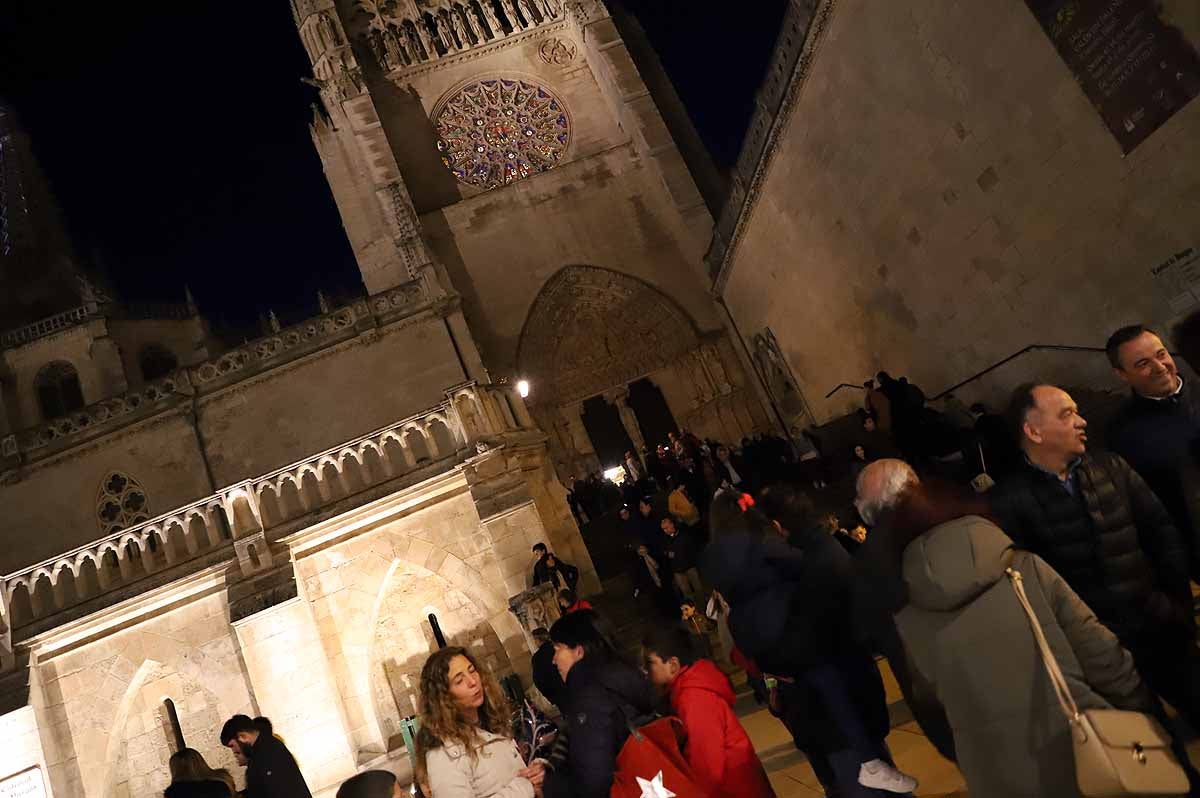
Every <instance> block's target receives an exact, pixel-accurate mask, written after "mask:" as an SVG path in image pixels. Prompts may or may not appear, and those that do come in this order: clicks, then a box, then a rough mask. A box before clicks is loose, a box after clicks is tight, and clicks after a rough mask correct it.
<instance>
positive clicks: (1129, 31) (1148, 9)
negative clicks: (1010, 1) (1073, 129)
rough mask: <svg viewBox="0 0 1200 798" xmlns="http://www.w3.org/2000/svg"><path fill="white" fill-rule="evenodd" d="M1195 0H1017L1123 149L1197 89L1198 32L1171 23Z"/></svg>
mask: <svg viewBox="0 0 1200 798" xmlns="http://www.w3.org/2000/svg"><path fill="white" fill-rule="evenodd" d="M1195 2H1196V0H1025V4H1026V5H1027V6H1028V7H1029V9H1030V10H1031V11H1032V12H1033V14H1034V16H1035V17H1037V20H1038V22H1039V23H1040V24H1041V26H1042V30H1044V31H1045V32H1046V35H1047V36H1049V37H1050V41H1052V42H1053V43H1054V46H1055V47H1056V48H1057V49H1058V54H1059V55H1060V56H1061V57H1062V59H1063V61H1065V62H1066V64H1067V67H1068V68H1069V69H1070V70H1071V73H1072V74H1073V75H1074V76H1075V80H1076V81H1077V82H1078V83H1079V85H1080V87H1082V88H1083V91H1084V94H1086V95H1087V97H1088V99H1089V100H1091V101H1092V105H1094V106H1095V107H1096V110H1097V111H1098V112H1099V114H1100V117H1101V118H1102V119H1103V120H1104V124H1105V125H1107V126H1108V129H1109V130H1110V131H1111V132H1112V134H1113V136H1114V137H1116V139H1117V142H1118V143H1119V144H1120V145H1121V150H1122V152H1124V153H1126V154H1128V153H1130V152H1132V151H1133V149H1134V148H1135V147H1137V145H1139V144H1141V143H1142V142H1143V141H1144V140H1145V139H1146V138H1147V137H1148V136H1149V135H1150V134H1151V133H1153V132H1154V131H1155V130H1157V129H1158V128H1159V127H1161V126H1162V125H1163V124H1164V123H1165V122H1166V121H1167V120H1168V119H1170V118H1171V117H1172V116H1173V115H1174V114H1175V112H1176V111H1178V110H1179V109H1180V108H1183V106H1185V105H1187V103H1188V102H1189V101H1190V100H1191V99H1192V98H1193V97H1195V96H1196V95H1197V94H1200V56H1197V47H1198V46H1200V44H1198V43H1197V42H1196V41H1195V40H1194V39H1190V37H1196V36H1197V35H1200V32H1197V31H1191V32H1190V33H1184V32H1183V31H1181V30H1180V29H1179V28H1178V27H1176V26H1175V25H1173V24H1172V22H1173V18H1172V9H1173V8H1178V9H1179V12H1180V17H1181V19H1182V18H1186V13H1187V12H1186V8H1187V5H1188V3H1195Z"/></svg>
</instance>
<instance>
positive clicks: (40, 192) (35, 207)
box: [0, 101, 92, 328]
mask: <svg viewBox="0 0 1200 798" xmlns="http://www.w3.org/2000/svg"><path fill="white" fill-rule="evenodd" d="M80 276H81V272H80V271H79V268H78V265H77V263H76V259H75V256H74V253H73V252H72V250H71V247H70V243H69V241H68V239H67V234H66V231H65V229H64V227H63V224H62V220H61V218H60V217H59V212H58V208H57V207H56V205H55V203H54V200H53V197H52V196H51V193H50V187H49V185H48V184H47V182H46V179H45V177H44V176H43V175H42V172H41V169H40V168H39V166H38V163H37V161H36V159H35V158H34V156H33V149H32V147H31V145H30V141H29V135H28V133H27V132H26V131H25V129H24V128H23V127H22V125H21V123H20V121H19V120H18V118H17V115H16V114H15V113H14V112H13V110H12V108H11V107H9V106H7V105H6V104H4V102H3V101H0V285H3V286H4V290H3V291H0V319H2V320H3V322H2V324H3V326H4V327H5V328H15V327H20V326H23V325H26V324H30V323H32V322H35V321H38V320H40V319H43V318H46V317H48V316H53V315H55V314H57V313H62V312H63V311H66V310H70V309H72V308H75V307H78V306H79V305H81V304H83V301H82V299H81V297H80V290H81V286H83V285H84V284H85V283H83V282H81V281H80V279H79V278H80ZM86 284H87V285H91V284H92V283H91V282H88V283H86Z"/></svg>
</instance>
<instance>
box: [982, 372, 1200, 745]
mask: <svg viewBox="0 0 1200 798" xmlns="http://www.w3.org/2000/svg"><path fill="white" fill-rule="evenodd" d="M1008 416H1009V419H1010V423H1011V427H1012V430H1013V434H1014V437H1017V438H1018V440H1019V442H1020V445H1021V449H1022V451H1023V452H1024V455H1025V464H1024V467H1023V468H1021V469H1020V470H1018V471H1017V472H1015V473H1014V474H1012V475H1010V476H1009V477H1007V478H1006V479H1004V480H1002V481H1001V482H1000V484H998V485H997V486H996V487H995V488H993V489H992V490H991V491H990V492H989V493H988V496H989V498H990V500H991V506H992V511H993V514H994V515H995V517H996V519H997V520H998V521H999V522H1000V526H1001V528H1002V529H1004V530H1005V531H1006V532H1008V533H1009V534H1010V536H1011V537H1012V539H1013V541H1014V542H1015V543H1016V545H1017V546H1018V547H1019V548H1022V549H1025V550H1027V551H1031V552H1033V553H1034V554H1037V555H1038V556H1040V557H1041V558H1042V559H1044V560H1045V561H1046V562H1047V563H1049V564H1050V566H1051V567H1052V568H1054V570H1055V571H1057V572H1058V573H1059V574H1061V575H1062V577H1063V579H1065V580H1066V581H1067V584H1068V585H1070V586H1071V589H1072V590H1074V591H1075V592H1076V593H1078V595H1079V597H1080V598H1081V599H1083V601H1084V602H1085V603H1086V604H1087V606H1088V607H1089V608H1091V610H1092V611H1093V612H1095V613H1096V615H1097V617H1099V619H1100V621H1101V623H1103V624H1104V625H1105V626H1107V627H1108V628H1109V629H1110V630H1111V631H1112V632H1113V633H1114V634H1115V635H1116V636H1117V638H1118V639H1119V640H1120V641H1121V644H1122V645H1124V646H1125V647H1126V648H1128V649H1129V651H1130V652H1131V653H1132V654H1133V659H1134V662H1135V663H1136V664H1137V669H1138V671H1139V672H1140V673H1141V675H1142V678H1144V679H1145V680H1146V682H1147V683H1148V684H1149V685H1150V688H1151V689H1152V690H1154V692H1155V693H1157V694H1158V695H1159V696H1161V697H1162V698H1164V699H1166V700H1167V701H1168V702H1170V703H1171V705H1172V706H1174V707H1175V708H1176V709H1177V710H1179V712H1180V713H1181V714H1182V715H1183V716H1184V717H1186V718H1187V719H1188V722H1189V723H1191V724H1192V726H1193V727H1194V728H1200V647H1197V645H1196V622H1195V616H1194V614H1193V609H1192V592H1191V586H1190V584H1189V580H1188V567H1189V557H1188V551H1187V547H1186V546H1185V545H1184V543H1183V540H1182V539H1181V537H1180V535H1179V532H1178V531H1177V530H1176V528H1175V525H1174V524H1173V523H1172V520H1171V516H1170V514H1169V513H1168V512H1167V509H1166V508H1165V507H1164V506H1163V504H1162V502H1160V501H1159V499H1158V497H1157V496H1155V494H1154V492H1153V491H1152V490H1151V489H1150V487H1149V486H1148V485H1147V484H1146V483H1145V481H1144V480H1142V478H1141V477H1140V476H1138V474H1137V472H1136V471H1134V470H1133V469H1132V468H1130V467H1129V464H1128V463H1126V462H1125V461H1124V460H1123V459H1122V458H1121V457H1120V456H1119V455H1116V454H1112V453H1108V452H1100V453H1097V454H1092V453H1091V452H1089V451H1088V449H1087V421H1086V420H1085V419H1084V418H1083V417H1082V416H1081V415H1080V414H1079V409H1078V407H1076V405H1075V401H1074V400H1073V399H1072V398H1071V396H1070V394H1068V393H1067V392H1066V391H1063V390H1062V389H1060V388H1057V387H1055V386H1053V385H1038V384H1033V383H1029V384H1026V385H1022V386H1020V387H1018V388H1017V389H1016V390H1015V391H1014V392H1013V397H1012V400H1011V402H1010V405H1009V413H1008Z"/></svg>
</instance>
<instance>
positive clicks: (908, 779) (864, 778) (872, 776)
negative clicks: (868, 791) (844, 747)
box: [858, 759, 917, 793]
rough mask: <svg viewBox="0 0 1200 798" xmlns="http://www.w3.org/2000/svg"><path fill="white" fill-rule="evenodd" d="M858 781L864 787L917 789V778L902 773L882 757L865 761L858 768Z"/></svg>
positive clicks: (904, 791)
mask: <svg viewBox="0 0 1200 798" xmlns="http://www.w3.org/2000/svg"><path fill="white" fill-rule="evenodd" d="M858 783H859V784H861V785H862V786H864V787H871V788H872V789H876V790H887V791H888V792H898V793H906V792H912V791H913V790H915V789H917V780H916V779H914V778H913V777H912V776H909V775H908V774H907V773H901V772H900V771H898V770H896V769H895V768H894V767H892V766H891V765H889V764H888V763H887V762H884V761H883V760H882V759H872V760H871V761H870V762H863V764H862V767H861V768H859V769H858Z"/></svg>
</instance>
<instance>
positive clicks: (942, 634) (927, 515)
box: [856, 460, 1158, 798]
mask: <svg viewBox="0 0 1200 798" xmlns="http://www.w3.org/2000/svg"><path fill="white" fill-rule="evenodd" d="M927 496H928V494H927V493H926V492H925V491H924V490H923V486H922V484H921V482H920V480H918V478H917V475H916V474H915V473H914V472H913V470H912V468H911V467H910V466H909V465H908V464H907V463H904V462H902V461H900V460H880V461H877V462H875V463H872V464H870V465H869V466H867V468H866V469H865V470H864V471H863V473H862V475H861V476H860V477H859V480H858V500H857V502H856V504H857V506H858V507H859V512H860V513H861V514H862V515H863V517H864V520H866V521H867V522H868V523H873V522H874V521H875V520H876V519H877V518H878V517H879V516H880V515H881V514H885V513H888V514H891V515H892V521H893V522H892V528H893V529H894V530H895V529H905V530H907V531H908V533H909V535H910V536H911V538H910V541H909V542H908V543H907V545H906V546H904V547H903V548H902V551H903V554H902V555H901V562H900V563H898V564H897V565H898V567H899V569H900V571H901V574H902V578H903V583H904V588H905V590H906V593H907V597H906V599H907V601H906V604H905V605H904V606H903V607H902V608H901V609H899V611H898V612H896V615H895V618H896V625H897V628H898V629H899V632H900V636H901V638H902V639H903V641H904V645H905V649H906V650H907V651H908V654H909V657H910V658H911V660H912V662H911V665H912V667H913V669H914V670H915V671H917V673H918V674H919V675H920V676H921V677H922V678H923V679H925V680H926V681H927V682H929V683H930V684H931V685H932V686H933V689H934V691H935V692H936V694H937V697H938V699H939V700H940V701H941V703H942V704H943V705H944V706H945V709H946V715H947V717H948V719H949V721H950V726H951V728H952V730H953V734H954V743H955V749H956V751H957V756H958V766H959V769H960V770H961V771H962V773H963V776H964V777H965V778H966V780H967V787H968V789H969V790H970V793H971V796H972V798H1048V797H1049V796H1054V798H1060V797H1061V796H1078V795H1079V788H1078V786H1077V785H1076V781H1075V765H1074V753H1073V750H1072V744H1071V736H1070V729H1069V727H1068V725H1067V720H1066V718H1065V717H1064V715H1063V712H1062V709H1061V708H1060V706H1059V703H1058V701H1057V700H1056V698H1055V695H1054V691H1053V687H1052V685H1051V682H1050V679H1049V677H1048V676H1047V675H1046V671H1045V668H1044V666H1043V663H1042V659H1041V655H1040V653H1039V651H1038V648H1037V644H1036V642H1035V640H1034V637H1033V632H1032V630H1031V629H1030V625H1029V619H1028V616H1027V615H1026V614H1025V612H1024V610H1023V609H1022V607H1021V605H1020V603H1019V601H1018V599H1017V595H1016V592H1015V591H1014V588H1013V585H1012V583H1011V579H1010V576H1009V575H1008V569H1010V568H1011V569H1012V570H1014V571H1018V572H1020V574H1021V576H1022V581H1023V583H1024V586H1025V591H1026V593H1027V594H1028V596H1029V602H1030V604H1031V605H1032V607H1033V609H1034V612H1035V614H1036V615H1037V617H1038V620H1039V622H1040V623H1041V626H1042V630H1043V632H1044V633H1045V635H1046V639H1047V640H1048V641H1049V644H1050V648H1051V649H1052V651H1053V653H1054V656H1055V658H1056V659H1057V660H1058V664H1059V666H1060V667H1061V668H1062V671H1063V673H1064V675H1065V676H1066V679H1067V682H1068V684H1069V686H1070V688H1071V695H1072V696H1073V698H1074V699H1075V702H1076V703H1077V704H1078V706H1079V708H1080V709H1081V710H1086V709H1104V708H1117V709H1125V710H1134V711H1140V712H1147V713H1156V712H1157V711H1158V710H1157V707H1156V706H1155V705H1156V700H1155V699H1154V697H1153V695H1152V694H1151V693H1150V691H1149V689H1148V688H1147V687H1146V686H1145V684H1144V683H1143V682H1142V679H1141V677H1140V676H1139V675H1138V673H1137V670H1136V669H1135V668H1134V665H1133V657H1132V656H1131V655H1130V654H1129V652H1128V651H1126V650H1125V649H1124V648H1122V647H1121V645H1120V643H1118V642H1117V638H1116V637H1115V636H1114V635H1113V634H1112V632H1110V631H1109V630H1108V629H1107V628H1106V627H1105V626H1103V625H1102V624H1101V623H1100V622H1099V621H1098V620H1097V619H1096V616H1095V614H1094V613H1093V612H1092V611H1091V610H1090V609H1088V607H1087V605H1086V604H1084V603H1083V602H1082V601H1081V600H1080V599H1079V597H1078V596H1077V595H1076V594H1075V592H1074V591H1072V590H1071V588H1070V587H1069V586H1068V585H1067V583H1066V582H1065V581H1064V580H1063V579H1062V577H1061V576H1059V575H1058V574H1057V573H1056V572H1055V571H1054V569H1052V568H1051V567H1050V566H1049V565H1047V564H1046V563H1045V562H1044V561H1043V560H1042V559H1041V558H1039V557H1037V556H1036V555H1034V554H1030V553H1029V552H1025V551H1017V550H1015V549H1014V548H1013V543H1012V541H1011V540H1010V539H1009V538H1008V536H1007V535H1005V534H1004V532H1003V531H1002V530H1001V529H1000V528H999V527H998V526H996V525H995V524H994V523H992V522H991V521H989V520H987V519H986V518H982V517H980V516H975V515H967V516H960V517H952V518H939V517H938V512H937V508H933V507H929V506H927V505H928V501H927ZM897 516H906V517H907V518H909V519H922V521H921V522H916V523H913V522H909V523H904V522H899V523H897ZM930 523H932V526H930ZM896 550H897V551H899V550H901V549H899V548H897V549H896Z"/></svg>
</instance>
